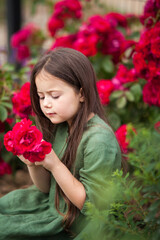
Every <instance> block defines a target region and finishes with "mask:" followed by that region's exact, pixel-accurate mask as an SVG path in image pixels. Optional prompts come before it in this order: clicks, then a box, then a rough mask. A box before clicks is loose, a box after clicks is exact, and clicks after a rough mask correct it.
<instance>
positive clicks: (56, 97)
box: [52, 95, 60, 99]
mask: <svg viewBox="0 0 160 240" xmlns="http://www.w3.org/2000/svg"><path fill="white" fill-rule="evenodd" d="M59 97H60V96H59V95H58V96H52V98H53V99H58V98H59Z"/></svg>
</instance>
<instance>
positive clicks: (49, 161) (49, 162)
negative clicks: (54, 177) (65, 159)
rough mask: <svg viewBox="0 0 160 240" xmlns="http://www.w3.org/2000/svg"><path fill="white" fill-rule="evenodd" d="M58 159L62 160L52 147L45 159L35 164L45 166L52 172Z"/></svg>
mask: <svg viewBox="0 0 160 240" xmlns="http://www.w3.org/2000/svg"><path fill="white" fill-rule="evenodd" d="M57 160H58V161H60V160H59V159H58V157H57V155H56V154H55V152H54V151H53V149H52V150H51V152H50V153H49V154H46V156H45V158H44V160H43V161H41V162H35V165H36V166H43V167H44V168H45V169H47V170H48V171H50V172H52V169H53V168H54V165H55V161H57Z"/></svg>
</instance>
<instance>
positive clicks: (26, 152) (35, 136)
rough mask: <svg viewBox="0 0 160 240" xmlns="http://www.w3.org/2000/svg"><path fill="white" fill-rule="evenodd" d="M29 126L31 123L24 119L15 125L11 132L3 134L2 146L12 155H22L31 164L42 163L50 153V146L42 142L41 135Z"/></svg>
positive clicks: (33, 127)
mask: <svg viewBox="0 0 160 240" xmlns="http://www.w3.org/2000/svg"><path fill="white" fill-rule="evenodd" d="M31 124H32V121H30V120H27V119H26V118H24V119H22V120H21V122H18V123H16V125H15V126H14V127H13V130H12V131H9V132H8V133H6V134H5V136H4V145H5V147H6V149H7V150H8V151H10V152H12V153H13V154H14V155H21V154H23V156H24V157H25V158H26V159H28V160H30V161H31V162H35V161H42V160H44V158H45V155H46V154H48V153H49V152H50V151H51V149H52V146H51V144H50V143H48V142H46V141H42V133H41V132H40V131H39V130H38V129H37V128H36V127H35V126H31Z"/></svg>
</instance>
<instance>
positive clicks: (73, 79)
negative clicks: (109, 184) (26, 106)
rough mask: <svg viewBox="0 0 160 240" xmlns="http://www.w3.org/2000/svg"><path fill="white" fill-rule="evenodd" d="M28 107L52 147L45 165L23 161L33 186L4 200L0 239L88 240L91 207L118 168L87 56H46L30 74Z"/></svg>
mask: <svg viewBox="0 0 160 240" xmlns="http://www.w3.org/2000/svg"><path fill="white" fill-rule="evenodd" d="M31 102H32V107H33V110H34V112H35V114H36V122H37V126H38V127H39V129H40V130H41V132H42V133H43V137H44V139H45V140H46V141H50V142H51V143H53V149H52V151H51V152H50V153H49V154H48V155H46V157H45V159H44V161H42V162H35V163H31V162H29V161H28V160H26V159H24V157H22V156H19V158H20V159H21V161H23V162H24V163H25V164H26V165H27V166H28V170H29V173H30V176H31V178H32V180H33V183H34V185H35V186H34V187H30V188H28V189H23V190H16V191H13V192H11V193H9V194H7V195H6V196H4V197H3V198H1V199H0V239H6V240H10V239H15V240H16V239H26V240H29V239H38V240H40V239H45V240H46V239H75V240H79V239H84V238H83V236H84V233H85V232H86V229H87V226H88V225H89V223H88V222H87V221H85V219H86V217H85V215H86V207H87V203H88V202H91V203H93V204H95V206H96V207H103V204H105V201H104V199H103V198H102V197H101V196H102V195H103V194H102V193H103V191H104V190H105V187H106V181H107V177H108V176H109V173H111V172H112V171H113V170H115V169H117V168H120V166H121V152H120V148H119V145H118V143H117V140H116V138H115V135H114V133H113V131H112V129H111V128H110V126H109V125H108V124H107V123H106V122H105V118H104V114H103V110H102V106H101V104H100V100H99V96H98V93H97V89H96V77H95V73H94V70H93V68H92V65H91V63H90V62H89V60H88V58H87V57H85V56H84V55H83V54H82V53H80V52H78V51H76V50H73V49H69V48H58V49H56V50H54V51H51V52H49V53H48V54H46V55H45V56H43V57H42V58H41V59H40V60H39V62H38V63H37V64H36V65H35V66H34V68H33V71H32V74H31ZM73 232H74V235H73V234H72V233H73Z"/></svg>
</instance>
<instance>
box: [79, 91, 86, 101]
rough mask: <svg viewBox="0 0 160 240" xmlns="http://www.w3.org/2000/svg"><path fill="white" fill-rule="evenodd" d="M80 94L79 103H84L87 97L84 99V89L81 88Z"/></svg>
mask: <svg viewBox="0 0 160 240" xmlns="http://www.w3.org/2000/svg"><path fill="white" fill-rule="evenodd" d="M79 93H80V99H79V101H80V102H81V103H82V102H84V100H85V97H84V93H83V89H82V88H80V91H79Z"/></svg>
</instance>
